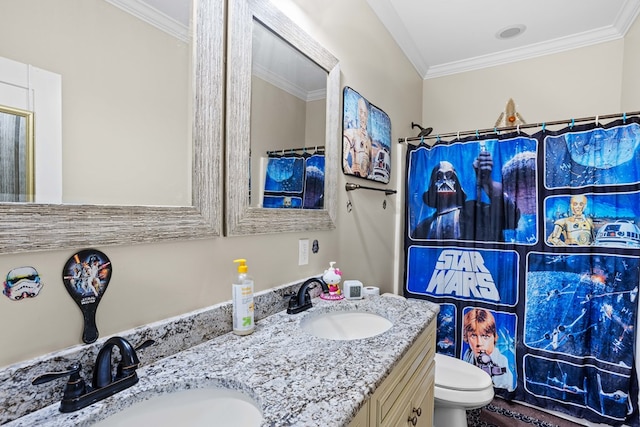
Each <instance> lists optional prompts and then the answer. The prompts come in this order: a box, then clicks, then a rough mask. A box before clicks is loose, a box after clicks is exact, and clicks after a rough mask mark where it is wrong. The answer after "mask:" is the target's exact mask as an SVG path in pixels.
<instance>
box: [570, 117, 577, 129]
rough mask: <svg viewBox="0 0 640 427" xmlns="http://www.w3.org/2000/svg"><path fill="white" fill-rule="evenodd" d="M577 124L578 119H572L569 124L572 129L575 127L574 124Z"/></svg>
mask: <svg viewBox="0 0 640 427" xmlns="http://www.w3.org/2000/svg"><path fill="white" fill-rule="evenodd" d="M575 124H576V119H571V124H570V125H569V128H570V129H573V126H574V125H575Z"/></svg>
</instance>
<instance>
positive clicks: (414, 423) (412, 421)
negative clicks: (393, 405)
mask: <svg viewBox="0 0 640 427" xmlns="http://www.w3.org/2000/svg"><path fill="white" fill-rule="evenodd" d="M407 421H409V422H410V423H411V425H414V426H415V425H416V424H418V417H416V416H415V415H414V416H413V417H409V419H408V420H407Z"/></svg>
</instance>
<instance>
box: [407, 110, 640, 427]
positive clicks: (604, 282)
mask: <svg viewBox="0 0 640 427" xmlns="http://www.w3.org/2000/svg"><path fill="white" fill-rule="evenodd" d="M639 144H640V125H639V124H638V121H637V119H627V120H624V121H622V120H620V121H617V122H614V123H611V124H609V125H607V126H604V127H603V126H599V127H598V126H595V125H584V126H573V127H568V128H566V129H563V130H560V131H554V132H551V131H544V130H543V131H540V132H538V133H536V134H535V135H532V136H529V135H526V134H524V133H512V134H505V135H495V134H493V135H488V136H482V137H479V138H476V137H472V138H466V139H462V140H454V141H450V142H439V143H438V144H437V145H435V146H434V147H431V148H429V147H427V146H426V145H421V146H417V147H409V149H408V152H407V162H406V165H407V185H406V201H407V206H406V221H405V255H406V258H405V259H406V266H405V289H404V293H405V296H406V297H411V298H424V299H429V300H430V301H433V302H436V303H438V304H440V309H441V311H440V314H439V316H438V331H437V343H436V349H437V351H438V352H440V353H443V354H447V355H450V356H453V357H457V358H460V359H463V360H466V361H467V362H469V363H473V364H475V365H476V366H478V367H480V368H481V369H483V370H484V371H485V372H487V373H488V374H489V375H491V376H492V379H493V383H494V386H495V390H496V393H497V394H499V395H501V396H502V397H505V398H507V399H514V400H519V401H524V402H528V403H530V404H533V405H536V406H539V407H541V408H546V409H552V410H557V411H560V412H565V413H568V414H570V415H572V416H575V417H578V418H583V419H587V420H590V421H593V422H599V423H605V424H609V425H615V424H623V423H627V424H631V425H638V410H637V395H638V394H637V380H636V372H635V362H634V360H635V357H634V347H635V335H636V332H635V328H636V319H637V304H638V301H637V294H638V285H639V280H640V279H639V275H640V262H639V258H638V255H640V229H639V228H638V223H639V221H640V170H639V168H638V165H640V148H639V147H638V145H639Z"/></svg>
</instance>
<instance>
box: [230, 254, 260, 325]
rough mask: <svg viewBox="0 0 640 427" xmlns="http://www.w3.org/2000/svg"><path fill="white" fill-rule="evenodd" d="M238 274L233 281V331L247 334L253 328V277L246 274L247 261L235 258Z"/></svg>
mask: <svg viewBox="0 0 640 427" xmlns="http://www.w3.org/2000/svg"><path fill="white" fill-rule="evenodd" d="M233 262H234V263H238V274H237V276H236V278H235V279H234V281H233V287H232V293H233V298H232V302H233V333H234V334H236V335H249V334H250V333H252V332H253V331H254V329H255V323H254V318H253V309H254V305H253V279H252V278H251V276H249V274H247V271H248V268H247V261H246V260H245V259H236V260H234V261H233Z"/></svg>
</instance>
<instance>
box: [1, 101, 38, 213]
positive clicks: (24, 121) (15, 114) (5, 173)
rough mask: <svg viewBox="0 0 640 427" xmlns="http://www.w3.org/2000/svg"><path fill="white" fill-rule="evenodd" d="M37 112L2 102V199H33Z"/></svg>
mask: <svg viewBox="0 0 640 427" xmlns="http://www.w3.org/2000/svg"><path fill="white" fill-rule="evenodd" d="M34 181H35V179H34V170H33V113H31V112H30V111H24V110H19V109H16V108H9V107H2V106H0V202H31V201H32V200H33V184H34Z"/></svg>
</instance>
